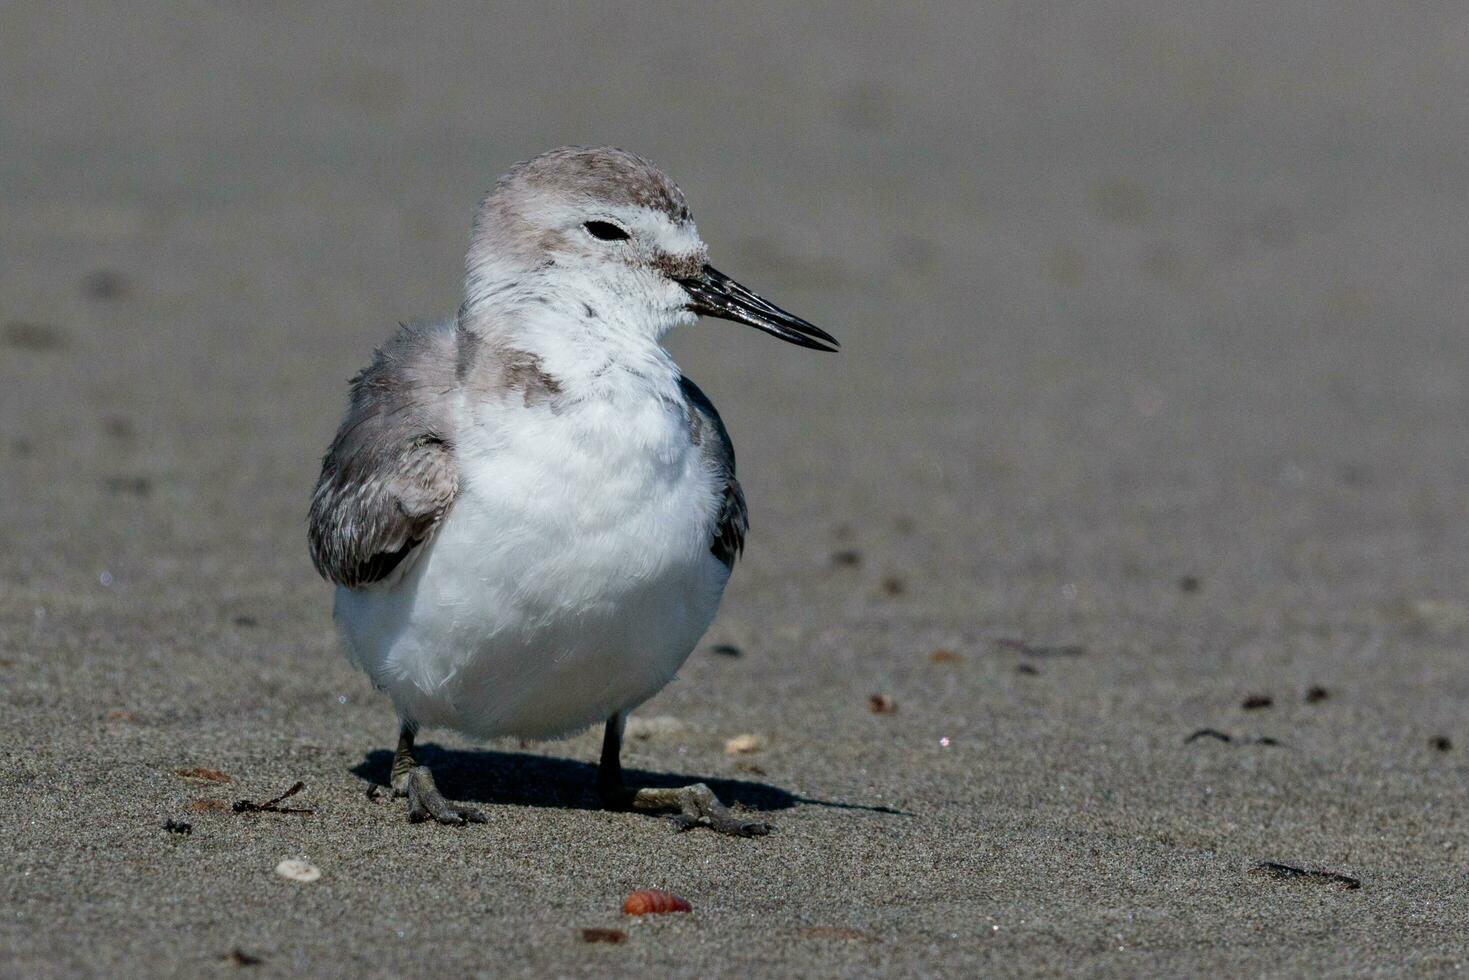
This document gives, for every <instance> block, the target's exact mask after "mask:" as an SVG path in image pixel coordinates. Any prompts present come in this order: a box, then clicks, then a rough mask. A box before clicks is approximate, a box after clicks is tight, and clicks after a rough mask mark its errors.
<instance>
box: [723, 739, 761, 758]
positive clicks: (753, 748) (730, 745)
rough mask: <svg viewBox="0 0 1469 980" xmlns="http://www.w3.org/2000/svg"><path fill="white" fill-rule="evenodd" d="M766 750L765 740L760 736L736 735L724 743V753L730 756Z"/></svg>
mask: <svg viewBox="0 0 1469 980" xmlns="http://www.w3.org/2000/svg"><path fill="white" fill-rule="evenodd" d="M763 748H765V739H763V738H761V737H760V736H759V735H736V736H735V737H734V738H732V739H729V740H727V741H726V742H725V743H724V751H725V752H727V753H729V754H730V755H745V754H746V753H749V752H759V751H760V750H761V749H763Z"/></svg>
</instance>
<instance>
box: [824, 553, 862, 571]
mask: <svg viewBox="0 0 1469 980" xmlns="http://www.w3.org/2000/svg"><path fill="white" fill-rule="evenodd" d="M831 563H832V564H833V565H841V566H844V567H846V568H856V567H857V566H858V565H860V564H862V552H860V551H858V550H856V549H855V548H845V549H843V550H841V551H834V552H832V555H831Z"/></svg>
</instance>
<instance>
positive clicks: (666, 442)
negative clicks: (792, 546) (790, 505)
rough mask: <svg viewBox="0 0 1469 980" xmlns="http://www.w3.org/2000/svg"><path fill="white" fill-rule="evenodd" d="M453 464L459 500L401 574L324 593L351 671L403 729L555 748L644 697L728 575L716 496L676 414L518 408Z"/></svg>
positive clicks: (688, 645)
mask: <svg viewBox="0 0 1469 980" xmlns="http://www.w3.org/2000/svg"><path fill="white" fill-rule="evenodd" d="M568 416H570V417H568ZM457 455H458V458H459V461H460V466H461V489H460V495H459V498H458V499H457V500H456V501H455V502H454V505H453V507H452V508H451V509H450V511H449V513H448V514H447V515H446V517H445V518H444V521H443V523H442V524H441V526H440V527H439V528H438V530H437V531H436V533H435V535H434V537H433V538H432V539H431V541H430V542H429V543H428V544H427V545H426V546H425V547H424V548H423V549H422V553H421V554H418V555H416V556H414V559H413V564H412V565H411V566H410V567H409V568H408V569H407V571H406V573H405V574H404V575H403V577H402V578H401V579H399V580H398V581H396V582H394V583H392V584H383V585H379V586H375V587H372V588H368V589H362V590H347V589H339V590H338V592H337V605H336V618H337V621H338V623H339V624H340V626H341V628H342V632H343V634H344V636H345V638H346V641H347V646H348V650H349V652H350V655H351V656H352V659H353V660H354V661H355V662H356V663H357V664H358V666H360V667H361V668H362V669H363V670H365V671H366V672H367V673H368V675H369V676H370V677H371V678H372V679H373V681H374V683H375V684H377V685H378V686H379V687H381V688H382V689H384V690H386V691H387V693H388V694H389V695H390V696H391V697H392V699H393V701H394V703H395V705H396V706H397V708H398V711H399V713H400V714H402V715H403V716H404V717H406V718H408V719H411V720H413V721H416V722H418V723H420V724H424V725H443V726H446V727H449V728H454V729H457V730H459V731H462V732H465V733H467V734H470V735H475V736H479V737H492V736H497V735H518V736H522V737H527V738H540V737H552V736H557V735H563V734H567V733H569V732H572V731H575V730H577V729H580V728H584V727H586V726H587V725H590V724H593V723H596V722H599V721H602V720H604V719H606V718H607V717H609V716H610V715H612V714H613V713H615V712H618V711H625V710H628V709H631V708H633V707H635V706H636V705H638V704H640V703H642V702H643V701H645V700H647V699H648V698H650V697H652V696H653V695H654V694H655V693H657V692H658V690H659V689H660V688H662V687H663V686H664V685H665V684H667V683H668V681H669V680H671V679H672V677H673V675H674V673H675V672H676V671H677V670H678V668H679V666H680V665H682V663H683V662H684V660H685V659H686V658H687V657H688V655H689V653H690V652H691V651H692V650H693V648H694V646H695V644H697V643H698V641H699V639H700V637H702V636H703V635H704V632H705V630H707V629H708V627H709V624H710V622H711V621H712V620H713V618H714V613H715V611H716V610H717V609H718V607H719V600H720V598H721V596H722V595H723V592H724V585H725V582H726V581H727V580H728V577H729V571H728V569H727V568H726V567H725V566H724V565H723V564H722V563H721V562H720V561H719V560H718V559H717V558H715V557H714V556H713V555H712V554H711V553H710V550H709V542H710V528H711V526H712V524H713V521H714V518H715V515H716V514H717V508H718V507H719V505H720V498H721V495H722V487H721V488H718V490H719V492H716V487H715V485H714V480H713V479H712V475H711V473H710V472H709V471H708V469H707V468H706V465H705V464H704V462H703V459H702V456H701V455H700V453H699V451H698V448H697V447H695V446H693V445H692V443H691V441H690V439H689V437H688V429H687V422H686V420H685V419H684V418H683V417H682V414H681V412H680V411H678V410H677V409H676V408H675V407H674V406H669V405H667V404H666V403H662V402H657V401H653V400H649V401H648V402H647V403H646V404H644V405H641V406H638V407H637V408H636V409H634V410H633V411H629V410H628V408H627V407H626V406H624V407H622V408H618V409H614V408H613V407H612V406H606V405H581V406H575V407H573V408H572V409H571V410H569V411H568V412H567V413H566V414H564V415H553V414H552V413H551V412H550V411H549V410H542V411H535V412H529V411H522V412H519V413H517V417H516V418H515V423H514V425H513V426H510V425H500V424H497V422H496V420H495V419H493V418H491V419H489V420H487V422H486V423H485V424H482V425H478V426H472V427H470V432H469V433H468V434H467V435H466V436H464V437H462V438H461V441H460V444H459V447H458V450H457Z"/></svg>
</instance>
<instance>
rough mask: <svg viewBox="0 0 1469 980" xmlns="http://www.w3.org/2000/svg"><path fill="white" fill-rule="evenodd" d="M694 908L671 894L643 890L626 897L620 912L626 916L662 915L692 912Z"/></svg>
mask: <svg viewBox="0 0 1469 980" xmlns="http://www.w3.org/2000/svg"><path fill="white" fill-rule="evenodd" d="M693 910H694V907H693V906H692V905H690V904H689V903H688V902H686V901H684V900H683V899H681V898H679V897H678V896H677V895H675V894H673V893H672V892H661V891H658V890H657V889H656V888H645V889H643V890H642V891H636V892H633V893H632V894H631V895H629V896H627V901H625V902H623V903H622V911H623V912H625V913H627V914H628V915H662V914H663V913H665V912H692V911H693Z"/></svg>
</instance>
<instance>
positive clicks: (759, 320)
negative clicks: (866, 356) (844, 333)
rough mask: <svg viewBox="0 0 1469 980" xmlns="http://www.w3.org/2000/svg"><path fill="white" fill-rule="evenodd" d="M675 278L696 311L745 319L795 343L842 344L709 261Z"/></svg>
mask: <svg viewBox="0 0 1469 980" xmlns="http://www.w3.org/2000/svg"><path fill="white" fill-rule="evenodd" d="M678 282H679V285H681V286H683V288H684V289H685V291H687V292H688V294H689V299H690V300H691V302H690V303H689V309H691V310H693V311H694V312H695V313H700V314H703V315H704V316H712V317H718V318H719V319H721V320H733V321H735V322H736V323H747V324H749V325H750V326H752V327H755V328H756V329H757V330H764V331H765V332H766V333H768V334H772V335H774V336H776V337H779V338H780V339H781V340H784V341H788V342H789V343H792V344H795V345H797V346H798V347H809V348H811V349H812V350H824V351H828V352H834V351H836V349H837V348H838V347H840V346H841V344H840V343H838V342H837V339H836V338H835V337H833V336H832V335H831V334H829V333H827V332H826V331H825V330H822V329H821V328H820V327H817V326H813V325H812V324H810V323H807V322H806V321H805V320H802V319H801V318H800V317H798V316H792V315H791V314H789V313H787V312H786V311H785V310H783V309H781V308H780V307H779V306H776V305H775V304H774V303H770V302H767V301H765V300H763V299H761V298H760V297H759V296H757V295H756V294H755V293H754V292H753V291H751V290H749V289H746V288H745V287H744V286H741V285H740V284H739V283H737V282H735V281H734V280H733V279H731V278H730V277H729V276H726V275H725V274H724V273H722V272H720V271H719V270H718V269H716V268H714V266H712V265H706V266H704V271H703V272H702V273H701V274H700V275H698V276H694V277H692V278H689V279H680V280H679V281H678Z"/></svg>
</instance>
